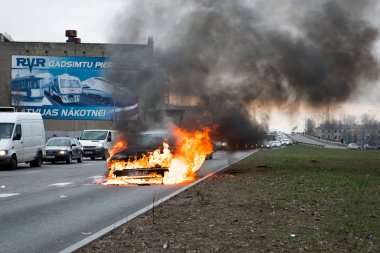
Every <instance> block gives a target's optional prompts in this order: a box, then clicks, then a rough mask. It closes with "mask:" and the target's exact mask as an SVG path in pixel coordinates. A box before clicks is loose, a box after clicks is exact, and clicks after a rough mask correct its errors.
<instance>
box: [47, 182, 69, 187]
mask: <svg viewBox="0 0 380 253" xmlns="http://www.w3.org/2000/svg"><path fill="white" fill-rule="evenodd" d="M69 184H73V182H66V183H56V184H49V185H48V186H58V187H63V186H66V185H69Z"/></svg>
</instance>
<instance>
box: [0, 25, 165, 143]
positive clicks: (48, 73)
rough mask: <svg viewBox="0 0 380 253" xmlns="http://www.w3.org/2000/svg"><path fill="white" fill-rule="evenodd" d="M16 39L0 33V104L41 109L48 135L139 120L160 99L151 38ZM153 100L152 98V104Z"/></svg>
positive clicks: (74, 35) (71, 35)
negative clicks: (121, 40)
mask: <svg viewBox="0 0 380 253" xmlns="http://www.w3.org/2000/svg"><path fill="white" fill-rule="evenodd" d="M66 37H67V41H66V42H62V43H51V42H18V41H13V40H12V39H11V38H10V36H8V35H6V34H0V106H2V107H9V106H12V107H15V108H16V110H17V111H32V112H40V113H41V114H42V116H43V118H44V123H45V129H46V131H47V135H49V133H50V134H53V133H56V132H64V133H66V135H71V136H76V135H77V133H78V132H80V131H82V130H84V129H94V128H101V129H113V128H115V125H116V124H117V122H119V121H121V120H122V121H123V120H124V121H125V120H126V121H134V120H138V119H143V118H144V115H145V113H146V112H147V111H152V110H155V109H157V107H160V106H162V104H163V103H164V96H165V88H163V83H162V82H160V83H159V82H158V81H157V80H160V78H158V77H157V73H156V70H155V66H156V64H155V59H154V52H153V38H151V37H150V38H149V39H148V41H147V44H97V43H81V39H80V38H78V37H77V32H76V31H75V30H67V31H66ZM152 98H154V102H152Z"/></svg>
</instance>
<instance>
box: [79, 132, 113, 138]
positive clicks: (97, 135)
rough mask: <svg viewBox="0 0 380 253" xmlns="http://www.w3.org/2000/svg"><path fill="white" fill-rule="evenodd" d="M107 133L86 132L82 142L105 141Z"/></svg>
mask: <svg viewBox="0 0 380 253" xmlns="http://www.w3.org/2000/svg"><path fill="white" fill-rule="evenodd" d="M107 133H108V132H107V131H84V132H82V134H81V136H80V139H81V140H104V139H105V138H106V137H107Z"/></svg>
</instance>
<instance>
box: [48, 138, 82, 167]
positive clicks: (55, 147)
mask: <svg viewBox="0 0 380 253" xmlns="http://www.w3.org/2000/svg"><path fill="white" fill-rule="evenodd" d="M45 149H46V155H45V158H44V161H47V162H52V163H55V162H58V161H64V162H66V163H67V164H70V163H71V162H72V160H77V162H78V163H81V162H82V161H83V151H82V145H81V144H80V143H79V141H78V140H77V139H76V138H71V137H53V138H50V139H49V140H48V141H47V142H46V144H45Z"/></svg>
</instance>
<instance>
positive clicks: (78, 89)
mask: <svg viewBox="0 0 380 253" xmlns="http://www.w3.org/2000/svg"><path fill="white" fill-rule="evenodd" d="M45 92H47V93H48V94H49V95H50V97H51V98H53V97H57V98H59V101H60V102H61V103H63V104H69V103H79V101H80V95H81V94H82V86H81V83H80V80H79V78H78V77H76V76H70V75H68V74H63V75H58V76H55V77H53V78H51V79H50V81H49V82H48V84H47V86H46V87H45Z"/></svg>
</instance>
